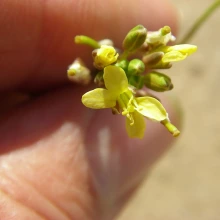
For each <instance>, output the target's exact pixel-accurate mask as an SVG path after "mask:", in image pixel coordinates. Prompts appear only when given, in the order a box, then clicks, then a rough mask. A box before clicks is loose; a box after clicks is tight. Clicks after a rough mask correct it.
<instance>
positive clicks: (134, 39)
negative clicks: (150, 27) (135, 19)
mask: <svg viewBox="0 0 220 220" xmlns="http://www.w3.org/2000/svg"><path fill="white" fill-rule="evenodd" d="M146 37H147V29H146V28H145V27H144V26H142V25H137V26H136V27H134V28H133V29H131V30H130V31H129V32H128V34H127V35H126V37H125V39H124V41H123V48H124V50H125V51H126V52H134V51H135V50H137V49H139V48H140V47H141V46H142V44H143V43H144V42H145V40H146Z"/></svg>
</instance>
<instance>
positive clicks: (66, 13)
mask: <svg viewBox="0 0 220 220" xmlns="http://www.w3.org/2000/svg"><path fill="white" fill-rule="evenodd" d="M0 8H1V13H0V27H1V28H0V36H1V37H0V69H1V74H0V90H1V91H2V93H3V96H4V94H6V93H4V92H6V91H7V92H8V91H19V90H23V91H35V92H36V93H39V92H41V94H40V93H39V94H38V97H37V98H35V99H30V100H28V101H26V102H25V103H20V105H19V106H17V105H14V106H13V105H11V106H13V108H10V109H8V110H7V111H5V112H4V113H2V114H1V116H0V122H1V123H0V140H1V141H0V154H1V155H0V219H6V220H11V219H16V220H17V219H18V220H20V219H22V220H26V219H34V220H35V219H36V220H38V219H49V220H50V219H51V220H65V219H71V220H72V219H73V220H75V219H76V220H78V219H80V220H81V219H82V220H84V219H85V220H90V219H101V220H103V219H112V218H113V216H115V215H116V214H117V213H118V212H119V211H120V209H121V208H122V206H123V205H124V204H125V202H126V201H127V200H128V198H129V197H130V195H131V194H132V192H133V191H134V190H135V188H136V187H137V186H138V185H139V183H140V182H141V180H142V179H143V177H144V175H145V174H146V172H147V169H149V167H150V165H151V164H152V163H153V162H155V160H156V159H157V158H158V157H159V156H160V155H161V153H163V152H164V151H165V150H166V149H167V147H168V146H169V144H170V142H171V140H172V139H173V138H172V136H171V135H170V134H169V133H168V132H167V131H166V130H165V128H163V127H162V126H161V125H160V124H155V123H151V122H148V124H147V126H148V129H147V133H146V135H145V138H144V140H136V139H129V138H128V137H127V134H126V131H125V125H124V123H125V121H124V118H123V117H120V116H112V115H111V114H110V112H109V110H102V111H92V110H89V109H86V108H85V107H84V106H83V105H82V104H81V101H80V99H81V95H82V94H83V93H84V92H85V91H87V90H88V89H86V88H80V87H79V86H76V85H74V86H71V87H69V86H68V85H67V84H68V81H67V77H66V69H67V66H68V65H69V64H70V63H71V62H72V61H73V60H74V58H76V57H77V56H82V57H84V58H85V59H86V60H88V62H89V60H90V56H91V54H90V51H89V50H88V49H87V48H84V47H83V46H78V45H77V46H76V45H74V43H73V37H74V36H75V35H76V34H87V35H90V36H92V37H95V38H97V39H102V38H105V37H109V38H112V39H113V40H115V41H116V43H117V45H120V43H121V42H122V40H123V37H124V36H125V34H126V32H127V31H128V30H129V29H130V28H132V27H133V26H134V25H137V24H143V25H145V26H146V27H148V29H149V30H155V29H158V28H160V27H161V26H163V25H170V26H171V27H172V29H174V30H176V14H175V11H174V10H173V8H172V7H171V5H170V4H169V2H168V1H165V0H164V1H162V0H157V1H153V2H152V3H151V2H150V1H146V0H145V1H144V0H139V1H130V2H129V3H128V1H126V0H124V1H120V3H119V1H117V0H114V1H101V0H95V1H85V0H81V1H76V0H75V1H74V0H65V1H64V0H53V1H52V0H46V1H45V0H33V1H31V4H30V2H29V1H25V0H19V1H15V0H1V1H0ZM90 63H91V61H90ZM64 86H65V88H64ZM52 88H53V89H52ZM45 90H47V93H44V94H42V91H45ZM5 97H6V98H7V96H6V95H5V96H4V98H5ZM14 102H15V103H16V98H15V100H14ZM5 105H6V104H5ZM7 105H8V103H7ZM166 107H167V110H168V112H170V113H171V115H172V109H170V108H169V105H167V106H166ZM2 108H5V109H7V106H3V107H2ZM173 119H175V117H174V118H173ZM158 137H159V138H158Z"/></svg>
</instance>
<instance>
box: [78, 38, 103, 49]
mask: <svg viewBox="0 0 220 220" xmlns="http://www.w3.org/2000/svg"><path fill="white" fill-rule="evenodd" d="M74 40H75V43H76V44H84V45H88V46H90V47H92V48H94V49H97V48H100V44H99V42H97V41H96V40H94V39H92V38H91V37H87V36H85V35H77V36H75V39H74Z"/></svg>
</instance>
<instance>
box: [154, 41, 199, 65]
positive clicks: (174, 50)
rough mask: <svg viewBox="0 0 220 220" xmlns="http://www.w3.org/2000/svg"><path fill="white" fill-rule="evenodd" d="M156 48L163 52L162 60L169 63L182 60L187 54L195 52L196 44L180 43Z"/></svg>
mask: <svg viewBox="0 0 220 220" xmlns="http://www.w3.org/2000/svg"><path fill="white" fill-rule="evenodd" d="M157 50H158V51H161V52H164V56H163V58H162V62H163V63H169V62H176V61H180V60H184V59H185V58H186V57H187V56H189V55H191V54H192V53H194V52H196V50H197V46H195V45H191V44H180V45H175V46H162V47H160V48H158V49H157Z"/></svg>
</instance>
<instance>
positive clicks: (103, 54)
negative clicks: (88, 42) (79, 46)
mask: <svg viewBox="0 0 220 220" xmlns="http://www.w3.org/2000/svg"><path fill="white" fill-rule="evenodd" d="M92 56H93V59H94V63H93V64H94V66H95V67H96V68H97V69H99V70H102V69H104V68H105V67H106V66H108V65H111V64H113V63H115V62H116V61H117V59H118V53H117V52H116V50H115V48H114V47H112V46H107V45H102V46H101V48H99V49H97V50H94V51H93V52H92Z"/></svg>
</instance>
